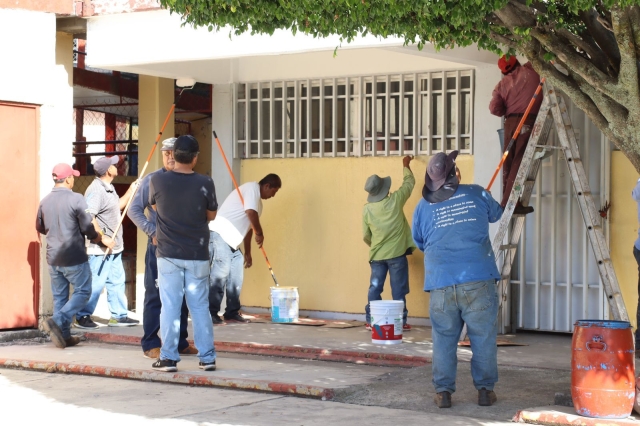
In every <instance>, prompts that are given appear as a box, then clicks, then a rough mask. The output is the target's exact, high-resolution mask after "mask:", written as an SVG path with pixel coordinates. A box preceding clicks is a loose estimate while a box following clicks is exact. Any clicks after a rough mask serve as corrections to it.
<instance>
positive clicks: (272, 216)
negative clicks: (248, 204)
mask: <svg viewBox="0 0 640 426" xmlns="http://www.w3.org/2000/svg"><path fill="white" fill-rule="evenodd" d="M428 160H429V157H426V156H422V157H417V158H416V159H415V160H414V161H412V163H411V168H412V170H413V172H414V174H415V176H416V187H415V188H414V190H413V194H412V196H411V198H410V199H409V201H408V202H407V204H406V206H405V215H406V216H407V219H408V220H409V223H411V218H412V215H413V210H414V208H415V206H416V205H417V203H418V201H419V200H420V198H421V191H422V186H423V184H424V173H425V170H426V166H427V162H428ZM457 164H458V166H459V167H460V169H461V171H462V181H463V183H470V182H471V179H472V176H473V166H474V164H473V158H472V157H471V156H460V157H458V161H457ZM267 173H277V174H278V175H279V176H280V177H281V178H282V189H281V190H280V191H279V192H278V194H277V195H276V197H275V198H273V199H270V200H263V212H262V217H261V222H262V226H263V229H264V235H265V245H264V247H265V249H266V251H267V255H268V256H269V260H270V261H271V264H272V266H273V269H274V272H275V274H276V277H277V278H278V281H279V283H280V285H281V286H296V287H298V288H299V289H298V290H299V293H300V309H307V310H321V311H334V312H348V313H364V306H365V304H366V303H367V289H368V288H369V275H370V268H369V263H368V246H367V245H366V244H365V243H364V242H363V241H362V207H363V206H364V204H365V202H366V195H367V194H366V192H365V191H364V183H365V181H366V179H367V177H369V176H370V175H372V174H374V173H375V174H378V175H380V176H391V178H392V185H391V190H392V191H395V190H396V189H397V188H398V187H399V186H400V184H401V183H402V159H401V158H400V157H376V158H370V157H367V158H311V159H309V158H301V159H286V160H278V159H268V160H243V161H242V163H241V176H240V178H241V181H242V182H243V183H244V182H250V181H259V180H260V179H261V178H263V177H264V176H265V175H266V174H267ZM253 244H254V245H253V250H252V255H253V267H252V268H251V269H249V270H246V272H245V279H244V285H243V288H242V296H241V297H242V304H243V305H246V306H259V307H269V306H270V301H269V287H271V286H272V285H273V281H272V279H271V276H270V274H269V271H268V269H267V267H266V263H265V262H264V259H263V258H262V254H261V252H260V250H259V249H258V248H257V246H256V245H255V242H254V243H253ZM388 281H389V280H388V279H387V283H386V284H385V292H384V294H383V298H384V299H391V292H390V289H389V282H388ZM423 282H424V266H423V255H422V252H420V251H418V250H416V252H414V254H413V255H412V256H409V285H410V289H411V292H410V294H409V295H407V308H408V310H409V315H410V316H417V317H428V316H429V314H428V312H429V307H428V301H429V298H428V295H427V293H425V292H424V291H423V290H422V288H423Z"/></svg>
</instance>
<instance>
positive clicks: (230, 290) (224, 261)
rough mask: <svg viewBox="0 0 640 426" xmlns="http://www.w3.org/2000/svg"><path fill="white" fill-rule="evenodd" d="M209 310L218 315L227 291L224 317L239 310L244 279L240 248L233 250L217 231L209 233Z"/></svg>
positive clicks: (242, 256)
mask: <svg viewBox="0 0 640 426" xmlns="http://www.w3.org/2000/svg"><path fill="white" fill-rule="evenodd" d="M209 259H210V260H211V275H210V276H209V286H210V288H209V311H210V312H211V315H212V316H213V315H218V312H220V304H221V303H222V298H223V297H224V293H225V291H226V292H227V307H226V309H225V311H224V317H225V318H232V317H233V316H235V315H237V314H238V313H239V311H240V307H241V306H242V305H241V304H240V292H241V291H242V280H243V279H244V255H243V254H242V252H241V251H240V250H236V251H233V250H231V247H229V245H228V244H227V243H226V242H225V241H224V240H223V239H222V237H221V236H220V234H218V233H217V232H211V233H210V235H209Z"/></svg>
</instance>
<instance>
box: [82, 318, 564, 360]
mask: <svg viewBox="0 0 640 426" xmlns="http://www.w3.org/2000/svg"><path fill="white" fill-rule="evenodd" d="M191 327H192V326H191V322H189V336H193V332H192V328H191ZM81 331H86V330H77V329H76V331H75V332H81ZM87 337H88V338H89V339H92V340H98V341H103V342H114V343H125V344H136V345H139V341H140V338H141V337H142V327H122V328H115V327H106V326H102V327H100V328H99V329H98V330H96V331H93V330H92V331H91V332H90V333H87ZM403 337H404V339H403V343H402V344H400V345H378V344H373V343H371V332H370V331H367V330H366V329H365V328H364V327H354V328H346V329H336V328H326V327H314V326H307V325H290V324H274V323H249V324H239V323H228V324H226V325H222V326H216V327H214V340H215V342H216V349H217V350H219V351H221V352H222V351H225V352H237V353H253V354H258V355H272V356H284V357H296V358H303V359H322V360H326V361H342V362H345V361H346V362H355V363H361V364H372V365H389V366H403V365H404V366H407V367H415V366H421V365H425V364H426V363H429V362H431V354H432V343H431V328H429V327H421V326H417V327H414V328H413V329H412V330H411V331H409V332H405V333H404V336H403ZM499 339H500V340H502V341H509V342H513V343H515V344H522V345H526V346H499V347H498V362H499V363H500V364H501V365H509V366H516V367H533V368H547V369H559V370H569V369H570V368H571V335H566V334H549V333H545V334H542V333H518V334H516V335H513V336H499ZM471 355H472V354H471V349H470V348H469V347H459V348H458V359H459V360H461V361H470V360H471Z"/></svg>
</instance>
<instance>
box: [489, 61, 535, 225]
mask: <svg viewBox="0 0 640 426" xmlns="http://www.w3.org/2000/svg"><path fill="white" fill-rule="evenodd" d="M498 67H499V68H500V71H501V72H502V75H503V77H502V80H500V82H499V83H498V84H497V85H496V87H495V89H493V95H492V98H491V103H490V104H489V111H490V112H491V114H493V115H497V116H498V117H504V118H505V120H504V148H503V149H505V148H506V147H507V145H508V144H509V141H510V140H511V137H513V134H514V132H515V131H516V128H517V127H518V124H519V123H520V120H522V116H523V115H524V112H525V111H526V110H527V106H529V102H530V101H531V98H532V97H533V94H534V93H535V91H536V89H537V88H538V85H539V84H540V75H538V73H537V72H536V71H535V70H534V69H533V67H532V66H531V63H530V62H527V63H526V64H524V65H523V66H521V65H520V62H518V60H517V59H516V57H515V56H510V57H509V59H507V57H506V56H502V57H501V58H500V59H499V60H498ZM541 104H542V94H540V95H539V96H538V98H537V99H536V102H535V103H534V104H533V107H532V108H531V110H530V111H529V115H528V116H527V119H526V120H525V122H524V125H523V126H522V129H521V130H520V134H519V135H518V138H517V139H516V141H515V143H514V144H513V146H512V147H511V150H510V151H509V155H508V156H507V158H506V160H505V162H504V165H503V166H502V202H501V203H500V204H501V205H502V207H503V208H504V207H505V206H506V205H507V201H509V196H510V195H511V189H512V188H513V182H514V181H515V180H516V176H517V175H518V169H519V168H520V163H521V162H522V157H523V156H524V151H525V149H526V148H527V142H529V137H530V136H531V130H532V129H533V125H534V123H535V122H536V117H537V114H538V111H539V110H540V105H541ZM532 212H533V207H531V206H523V205H522V204H521V203H520V201H518V204H517V205H516V207H515V209H514V211H513V213H514V214H528V213H532Z"/></svg>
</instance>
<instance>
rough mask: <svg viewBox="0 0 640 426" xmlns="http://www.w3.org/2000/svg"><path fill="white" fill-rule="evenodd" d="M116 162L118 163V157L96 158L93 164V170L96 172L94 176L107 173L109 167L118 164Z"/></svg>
mask: <svg viewBox="0 0 640 426" xmlns="http://www.w3.org/2000/svg"><path fill="white" fill-rule="evenodd" d="M118 161H120V157H118V156H117V155H114V156H113V157H101V158H98V159H97V160H96V162H95V163H93V170H94V171H95V172H96V175H98V176H102V175H104V174H105V173H107V170H109V167H111V166H113V165H115V164H118Z"/></svg>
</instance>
